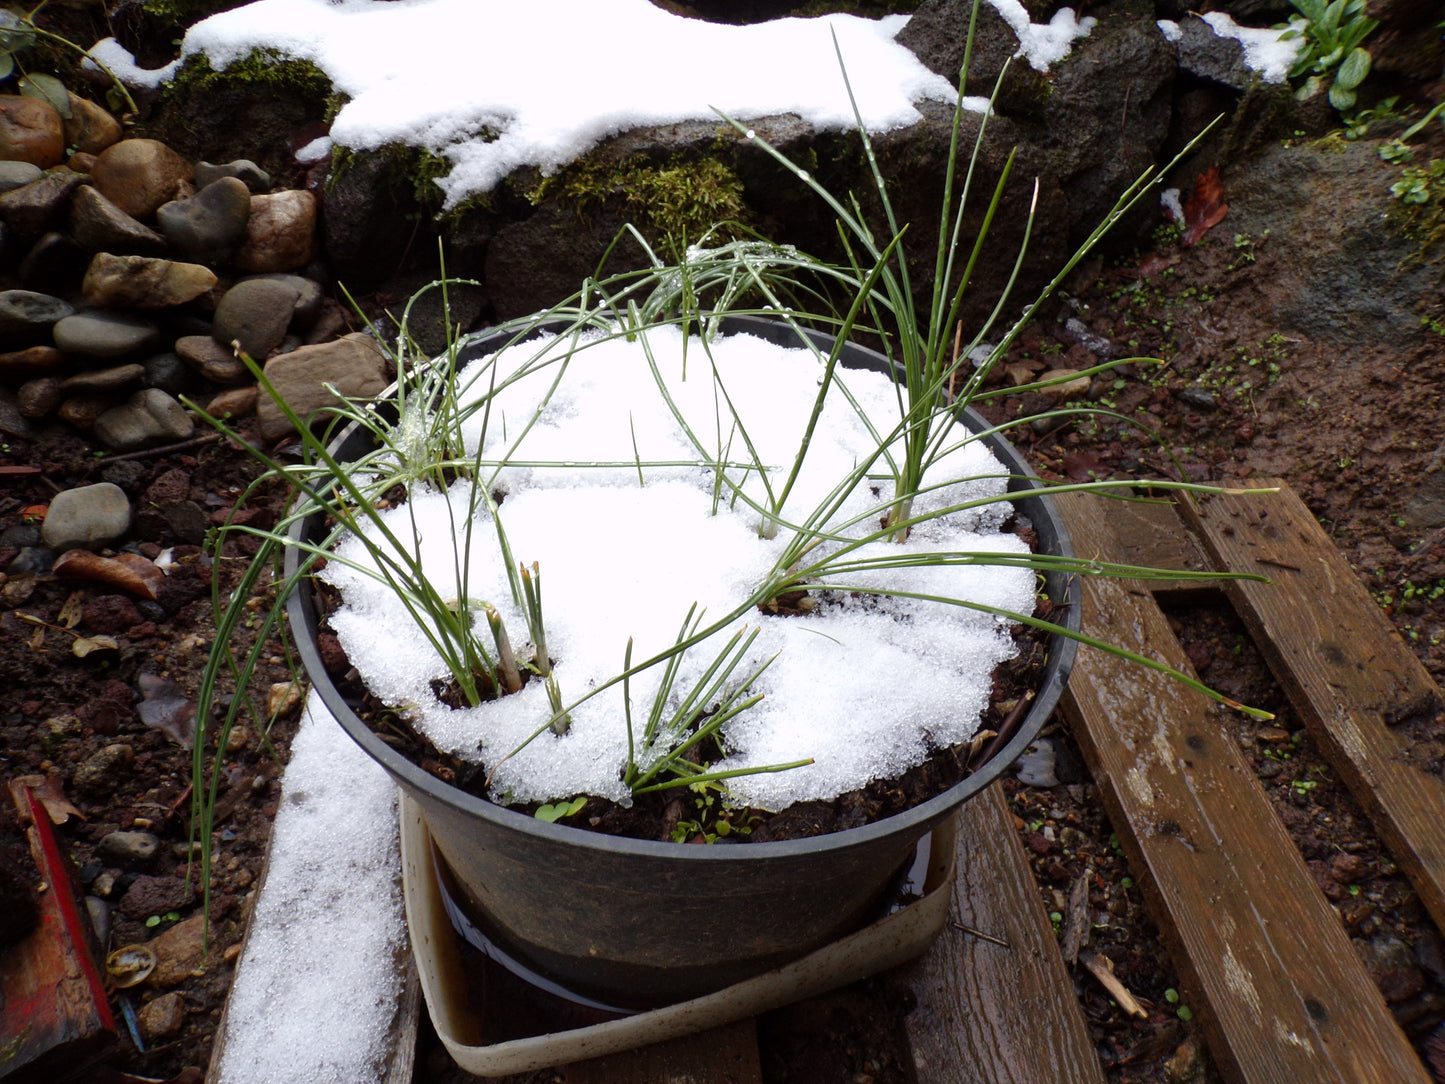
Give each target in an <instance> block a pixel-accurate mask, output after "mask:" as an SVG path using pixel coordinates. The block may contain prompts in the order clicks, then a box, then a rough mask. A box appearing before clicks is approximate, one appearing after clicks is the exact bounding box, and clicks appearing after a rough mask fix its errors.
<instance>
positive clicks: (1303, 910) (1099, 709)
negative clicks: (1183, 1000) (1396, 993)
mask: <svg viewBox="0 0 1445 1084" xmlns="http://www.w3.org/2000/svg"><path fill="white" fill-rule="evenodd" d="M1059 500H1060V504H1061V506H1062V509H1063V512H1064V515H1065V518H1066V520H1067V522H1068V525H1069V530H1070V532H1071V533H1072V534H1073V537H1074V546H1075V548H1076V549H1077V550H1078V551H1079V552H1080V553H1090V552H1100V553H1109V552H1114V550H1113V547H1114V541H1113V539H1112V536H1111V534H1110V532H1109V530H1108V528H1107V527H1106V526H1105V522H1104V519H1103V513H1102V512H1101V510H1100V508H1099V507H1098V505H1097V504H1096V503H1093V502H1090V501H1089V500H1088V499H1087V498H1079V497H1075V496H1072V495H1063V496H1061V497H1060V498H1059ZM1083 624H1084V630H1085V632H1086V633H1090V634H1092V635H1095V636H1098V637H1100V638H1102V639H1105V640H1108V641H1110V642H1113V643H1115V644H1118V645H1121V646H1125V647H1128V648H1131V649H1133V650H1135V651H1139V652H1141V653H1144V654H1148V655H1150V656H1151V657H1153V658H1156V659H1160V660H1162V661H1165V662H1167V663H1169V664H1170V665H1171V666H1174V667H1176V668H1178V669H1181V670H1185V669H1187V668H1188V661H1187V660H1186V658H1185V657H1184V652H1183V650H1182V648H1181V647H1180V646H1179V643H1178V641H1177V640H1176V639H1175V637H1174V635H1173V634H1172V633H1171V631H1170V629H1169V625H1168V622H1167V620H1166V619H1165V618H1164V615H1163V614H1162V613H1161V612H1160V611H1159V608H1158V607H1157V606H1156V605H1155V603H1154V601H1153V598H1152V596H1151V595H1150V594H1149V593H1148V591H1147V590H1146V589H1145V588H1144V587H1142V586H1141V585H1139V584H1137V583H1131V582H1125V581H1113V580H1109V579H1106V578H1091V579H1088V580H1086V581H1085V584H1084V612H1083ZM1207 704H1208V702H1207V701H1206V700H1204V699H1203V698H1202V697H1200V696H1198V695H1197V694H1195V693H1193V692H1191V691H1190V690H1188V689H1187V688H1185V687H1184V686H1181V685H1179V684H1178V683H1176V682H1174V681H1173V680H1171V679H1170V678H1168V677H1166V676H1164V675H1161V674H1159V673H1157V672H1155V671H1152V670H1147V669H1145V668H1143V667H1140V666H1138V665H1135V664H1133V663H1130V662H1128V661H1126V660H1120V659H1116V658H1114V657H1113V656H1110V655H1107V654H1105V653H1104V652H1101V651H1098V650H1095V649H1092V648H1082V649H1081V650H1080V653H1079V659H1078V663H1077V664H1076V666H1075V668H1074V673H1073V678H1072V680H1071V681H1070V683H1069V686H1068V690H1067V691H1066V693H1065V700H1064V706H1065V712H1066V714H1067V716H1068V718H1069V720H1070V722H1071V724H1072V726H1073V728H1074V733H1075V736H1076V737H1077V739H1078V741H1079V745H1080V747H1081V748H1082V750H1083V752H1084V756H1085V758H1086V760H1087V761H1088V764H1089V768H1090V771H1091V772H1092V774H1093V776H1094V780H1095V782H1096V783H1097V784H1098V785H1099V787H1100V791H1101V793H1102V796H1103V798H1104V803H1105V806H1106V808H1107V809H1108V812H1109V814H1110V816H1111V818H1112V819H1113V823H1114V828H1115V830H1116V831H1117V832H1118V834H1119V838H1120V840H1121V842H1122V843H1123V844H1124V847H1125V850H1126V852H1127V853H1128V855H1129V859H1130V861H1131V863H1132V864H1133V865H1134V867H1135V869H1136V870H1137V871H1138V872H1140V873H1141V874H1144V877H1143V882H1144V885H1145V888H1146V891H1147V894H1148V895H1147V898H1148V899H1149V901H1150V903H1151V904H1152V905H1153V911H1154V914H1155V919H1156V921H1157V922H1158V923H1159V926H1160V928H1161V930H1162V931H1163V933H1164V936H1165V938H1166V941H1167V942H1168V943H1169V945H1170V948H1171V955H1172V956H1173V959H1174V962H1175V964H1176V966H1178V967H1179V970H1180V973H1181V977H1182V978H1183V981H1184V985H1185V994H1186V996H1187V997H1188V998H1189V1000H1190V1002H1191V1004H1193V1005H1194V1006H1195V1007H1196V1008H1198V1009H1201V1010H1203V1011H1202V1012H1201V1020H1202V1022H1203V1024H1204V1027H1205V1030H1206V1036H1207V1038H1208V1039H1209V1043H1210V1049H1211V1052H1212V1053H1213V1055H1214V1058H1215V1060H1216V1063H1217V1064H1218V1065H1219V1066H1220V1068H1221V1069H1222V1070H1223V1071H1224V1072H1225V1073H1226V1074H1227V1075H1228V1076H1229V1077H1231V1078H1233V1079H1236V1080H1240V1081H1250V1082H1253V1081H1259V1082H1271V1084H1272V1082H1276V1081H1283V1080H1308V1081H1312V1082H1322V1081H1338V1082H1339V1084H1356V1082H1360V1081H1381V1082H1385V1081H1389V1082H1390V1084H1406V1082H1419V1084H1426V1082H1427V1081H1428V1080H1429V1077H1428V1075H1427V1074H1426V1072H1425V1070H1424V1068H1423V1067H1422V1066H1421V1065H1420V1062H1419V1060H1418V1059H1417V1058H1416V1057H1415V1055H1414V1053H1413V1051H1412V1050H1411V1048H1410V1044H1409V1042H1408V1041H1407V1040H1406V1038H1405V1036H1404V1035H1403V1033H1402V1032H1401V1031H1400V1029H1399V1027H1398V1026H1397V1025H1396V1023H1395V1020H1394V1018H1393V1017H1392V1016H1391V1015H1390V1013H1389V1011H1388V1010H1387V1009H1386V1007H1385V1003H1384V1000H1383V998H1381V996H1380V994H1379V991H1378V990H1376V988H1375V986H1374V984H1373V983H1372V982H1371V981H1370V978H1369V976H1368V974H1367V973H1366V971H1365V969H1364V967H1363V966H1362V965H1361V963H1360V961H1359V958H1358V957H1357V956H1356V955H1355V952H1354V949H1353V948H1352V946H1351V945H1350V942H1349V939H1348V937H1347V936H1346V935H1345V931H1344V928H1343V927H1342V925H1341V924H1340V921H1339V919H1338V917H1337V916H1336V915H1335V913H1334V911H1333V910H1332V909H1331V908H1330V906H1329V904H1328V903H1327V902H1326V901H1325V899H1324V896H1323V895H1322V894H1321V893H1320V892H1319V890H1318V888H1316V886H1315V884H1314V881H1313V879H1312V878H1311V877H1310V875H1309V872H1308V870H1307V869H1306V868H1305V865H1304V862H1303V860H1302V859H1301V858H1300V856H1299V853H1298V851H1297V850H1296V849H1295V847H1294V844H1293V842H1292V841H1291V840H1290V837H1289V835H1288V833H1287V832H1286V831H1285V829H1284V827H1283V826H1282V825H1281V823H1280V821H1279V820H1278V818H1277V817H1276V816H1275V814H1274V811H1273V809H1272V808H1271V806H1270V804H1269V800H1268V799H1267V798H1266V796H1265V794H1264V791H1263V789H1262V788H1261V786H1260V785H1259V782H1258V780H1257V779H1255V777H1254V775H1253V773H1252V772H1251V771H1250V769H1249V766H1248V765H1247V764H1246V763H1245V762H1244V760H1243V757H1242V756H1241V754H1240V752H1239V750H1238V747H1237V746H1236V744H1235V743H1234V741H1233V740H1232V739H1231V737H1230V736H1229V734H1228V733H1226V732H1225V730H1224V729H1223V727H1222V726H1221V724H1220V722H1219V721H1217V717H1216V715H1215V711H1216V710H1217V709H1212V708H1210V707H1208V706H1207Z"/></svg>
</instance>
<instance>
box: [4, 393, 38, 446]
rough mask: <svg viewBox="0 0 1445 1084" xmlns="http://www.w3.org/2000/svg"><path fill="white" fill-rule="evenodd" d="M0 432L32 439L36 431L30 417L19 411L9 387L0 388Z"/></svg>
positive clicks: (16, 401)
mask: <svg viewBox="0 0 1445 1084" xmlns="http://www.w3.org/2000/svg"><path fill="white" fill-rule="evenodd" d="M0 433H9V434H10V435H11V436H12V437H21V438H23V439H25V440H34V439H35V437H36V435H37V432H36V427H35V426H34V424H32V423H31V421H30V419H29V418H27V417H25V415H24V414H22V413H20V403H19V401H18V400H17V399H16V398H15V393H14V392H12V391H11V390H10V389H9V388H0Z"/></svg>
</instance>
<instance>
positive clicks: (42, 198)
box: [0, 170, 85, 237]
mask: <svg viewBox="0 0 1445 1084" xmlns="http://www.w3.org/2000/svg"><path fill="white" fill-rule="evenodd" d="M84 183H85V178H84V177H83V176H81V175H80V174H79V173H70V172H67V171H65V170H58V171H56V172H54V173H46V174H44V175H42V176H41V178H40V179H39V180H37V181H31V182H30V183H29V184H27V185H22V186H20V187H19V188H12V189H11V190H10V191H9V192H6V193H4V194H0V221H3V222H5V223H6V224H7V225H8V226H10V228H11V229H13V230H14V231H15V232H16V233H18V234H20V235H21V236H22V237H35V236H37V235H38V234H41V233H44V232H45V231H46V230H47V229H48V228H49V227H50V224H51V223H52V222H54V221H56V220H57V219H59V218H60V215H61V212H62V211H63V210H64V209H65V207H66V205H67V204H68V203H69V202H70V197H71V195H72V194H73V193H74V192H75V190H76V189H77V188H79V187H80V186H81V185H82V184H84Z"/></svg>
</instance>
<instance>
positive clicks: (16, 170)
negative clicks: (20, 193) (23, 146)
mask: <svg viewBox="0 0 1445 1084" xmlns="http://www.w3.org/2000/svg"><path fill="white" fill-rule="evenodd" d="M44 174H45V171H44V170H43V169H41V168H40V167H39V166H37V165H35V164H34V163H33V162H0V192H9V191H10V190H11V189H12V188H23V187H25V186H26V185H27V184H30V183H31V182H32V181H38V180H40V178H41V177H42V176H44Z"/></svg>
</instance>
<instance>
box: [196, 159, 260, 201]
mask: <svg viewBox="0 0 1445 1084" xmlns="http://www.w3.org/2000/svg"><path fill="white" fill-rule="evenodd" d="M222 177H236V178H238V179H239V180H240V181H241V182H242V183H244V184H245V186H246V187H247V188H248V189H250V190H251V192H252V193H262V192H269V191H271V174H269V173H267V172H266V171H265V170H264V169H262V168H261V167H260V166H258V165H257V164H256V163H255V162H252V161H251V160H250V159H247V158H238V159H236V161H234V162H227V163H225V164H224V165H219V166H218V165H212V164H211V163H210V162H197V163H196V184H198V185H200V186H201V187H205V186H206V185H208V184H214V183H215V182H216V181H219V180H220V179H221V178H222Z"/></svg>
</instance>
